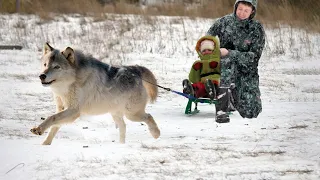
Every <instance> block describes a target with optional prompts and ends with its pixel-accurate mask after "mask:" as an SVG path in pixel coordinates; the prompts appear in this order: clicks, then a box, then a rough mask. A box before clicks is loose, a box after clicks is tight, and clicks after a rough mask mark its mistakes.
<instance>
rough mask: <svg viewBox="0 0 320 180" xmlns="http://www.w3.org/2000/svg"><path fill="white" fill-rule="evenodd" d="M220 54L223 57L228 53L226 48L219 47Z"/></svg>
mask: <svg viewBox="0 0 320 180" xmlns="http://www.w3.org/2000/svg"><path fill="white" fill-rule="evenodd" d="M220 54H221V57H224V56H226V55H228V54H229V51H228V49H226V48H220Z"/></svg>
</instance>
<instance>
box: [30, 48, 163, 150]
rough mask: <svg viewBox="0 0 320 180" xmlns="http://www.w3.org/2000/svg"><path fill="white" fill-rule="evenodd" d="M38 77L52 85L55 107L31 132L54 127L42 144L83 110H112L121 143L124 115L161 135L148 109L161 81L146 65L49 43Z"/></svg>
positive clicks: (49, 140)
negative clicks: (108, 61) (108, 59)
mask: <svg viewBox="0 0 320 180" xmlns="http://www.w3.org/2000/svg"><path fill="white" fill-rule="evenodd" d="M39 77H40V80H41V83H42V84H43V86H49V87H50V88H51V89H52V91H53V94H54V99H55V103H56V111H57V113H56V114H54V115H52V116H49V117H48V118H47V119H46V120H45V121H44V122H42V123H41V124H40V125H39V126H38V127H34V128H32V129H31V132H32V133H34V134H37V135H42V134H43V133H44V132H45V131H46V130H47V129H48V128H50V131H49V133H48V136H47V138H46V139H45V141H44V142H43V144H44V145H50V144H51V142H52V139H53V137H54V136H55V135H56V133H57V132H58V130H59V128H60V126H61V125H62V124H64V123H71V122H73V121H75V120H76V119H77V118H78V117H79V116H81V115H83V114H88V115H98V114H105V113H111V115H112V117H113V120H114V121H115V123H116V125H117V126H118V127H119V133H120V143H125V134H126V125H125V122H124V120H123V116H126V117H127V119H129V120H131V121H136V122H145V123H146V124H147V125H148V128H149V131H150V133H151V134H152V136H153V137H154V138H158V137H159V136H160V130H159V129H158V126H157V124H156V122H155V121H154V119H153V117H152V116H151V115H150V114H148V113H146V112H145V108H146V104H147V102H148V100H150V101H151V102H154V101H155V100H156V98H157V95H158V87H157V86H155V84H157V81H156V79H155V77H154V75H153V74H152V72H151V71H150V70H149V69H147V68H145V67H142V66H121V67H115V66H111V65H108V64H105V63H103V62H101V61H98V60H96V59H95V58H93V57H92V56H88V55H84V54H83V53H81V52H79V51H74V50H73V49H71V48H70V47H68V48H66V49H65V50H64V51H62V52H60V51H59V50H57V49H54V48H52V47H51V46H50V45H49V44H48V43H46V44H45V48H44V53H43V56H42V72H41V74H40V76H39Z"/></svg>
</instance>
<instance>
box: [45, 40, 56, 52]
mask: <svg viewBox="0 0 320 180" xmlns="http://www.w3.org/2000/svg"><path fill="white" fill-rule="evenodd" d="M53 49H54V48H53V47H51V46H50V44H49V43H48V42H46V44H45V45H44V50H43V54H47V53H48V52H51V51H52V50H53Z"/></svg>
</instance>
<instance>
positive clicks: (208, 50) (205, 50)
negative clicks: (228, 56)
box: [201, 49, 212, 55]
mask: <svg viewBox="0 0 320 180" xmlns="http://www.w3.org/2000/svg"><path fill="white" fill-rule="evenodd" d="M201 54H202V55H206V54H212V50H211V49H204V50H203V51H201Z"/></svg>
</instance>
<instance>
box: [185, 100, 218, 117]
mask: <svg viewBox="0 0 320 180" xmlns="http://www.w3.org/2000/svg"><path fill="white" fill-rule="evenodd" d="M198 103H205V104H216V103H217V100H211V99H209V98H196V99H189V100H188V103H187V106H186V109H185V111H184V113H185V114H188V115H192V114H197V113H199V112H200V110H199V109H198ZM192 104H194V105H195V107H194V109H193V110H192Z"/></svg>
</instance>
